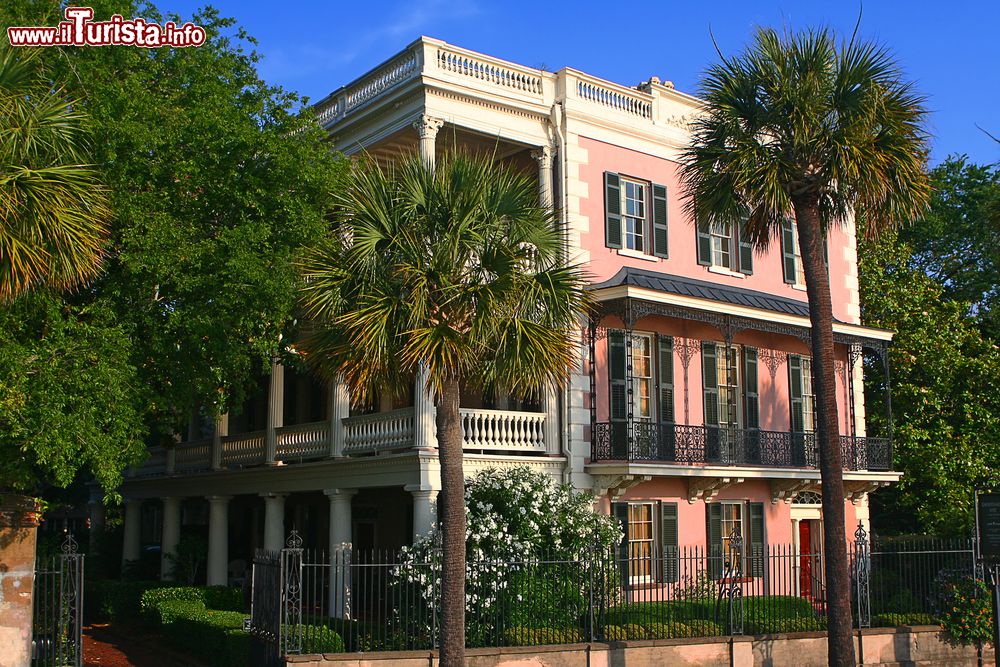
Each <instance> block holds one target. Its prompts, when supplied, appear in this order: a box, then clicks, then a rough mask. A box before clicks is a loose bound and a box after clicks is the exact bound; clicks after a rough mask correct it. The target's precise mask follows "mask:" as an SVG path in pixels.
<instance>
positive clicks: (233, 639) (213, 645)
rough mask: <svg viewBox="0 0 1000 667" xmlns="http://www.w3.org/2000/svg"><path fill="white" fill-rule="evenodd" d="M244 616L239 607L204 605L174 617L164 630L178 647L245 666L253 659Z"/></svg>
mask: <svg viewBox="0 0 1000 667" xmlns="http://www.w3.org/2000/svg"><path fill="white" fill-rule="evenodd" d="M164 604H167V605H168V606H169V605H172V604H174V605H175V604H177V603H176V602H165V603H164ZM189 604H190V603H189ZM243 617H244V615H243V614H242V613H241V612H238V611H218V610H214V609H201V610H197V611H193V612H192V613H190V614H186V615H184V616H179V617H177V618H175V619H174V620H173V622H172V623H170V624H168V625H165V626H164V630H165V631H166V633H167V635H168V636H169V637H170V638H171V640H172V641H173V642H174V644H175V645H176V646H177V647H178V648H180V649H182V650H184V651H186V652H187V653H190V654H191V655H193V656H195V657H197V658H200V659H203V660H205V661H206V662H207V663H208V664H211V665H218V666H219V667H242V666H243V665H247V664H249V662H250V635H249V634H247V633H246V632H243Z"/></svg>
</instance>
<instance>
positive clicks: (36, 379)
mask: <svg viewBox="0 0 1000 667" xmlns="http://www.w3.org/2000/svg"><path fill="white" fill-rule="evenodd" d="M115 320H116V318H115V315H114V313H112V312H111V311H110V310H109V309H108V308H107V307H104V306H102V305H101V304H92V305H89V306H84V307H79V306H72V305H69V304H67V303H65V302H64V301H63V300H62V299H61V298H60V297H59V296H57V295H54V294H51V293H49V292H47V291H39V292H38V293H36V294H28V295H24V296H21V297H20V298H18V299H17V300H15V301H14V302H13V303H12V304H10V305H9V306H7V307H4V308H0V490H9V491H16V492H24V493H30V494H37V493H40V492H42V491H44V490H45V489H46V488H48V487H50V486H55V487H66V486H68V485H69V484H70V483H71V482H72V481H73V480H74V478H75V477H76V476H77V474H78V473H79V472H80V471H85V472H87V473H89V474H91V475H93V477H94V478H95V479H96V480H97V481H98V482H99V483H100V484H101V486H102V487H103V488H104V489H105V490H107V491H109V492H114V490H115V489H117V488H118V486H119V485H120V484H121V482H122V472H123V471H124V469H125V468H126V467H127V466H128V465H129V464H132V463H136V462H138V461H139V460H141V458H142V455H143V453H144V451H145V448H144V446H143V437H144V435H145V426H144V424H143V420H142V415H141V413H140V410H139V407H140V406H139V405H138V404H137V392H136V384H137V383H138V378H137V373H136V369H135V367H134V366H133V365H132V364H131V361H130V355H131V352H132V345H133V343H132V341H131V340H130V338H129V335H128V332H127V330H126V329H124V328H123V327H121V326H119V325H118V324H117V323H116V321H115Z"/></svg>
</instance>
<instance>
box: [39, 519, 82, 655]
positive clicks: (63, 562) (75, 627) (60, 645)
mask: <svg viewBox="0 0 1000 667" xmlns="http://www.w3.org/2000/svg"><path fill="white" fill-rule="evenodd" d="M82 612H83V554H81V553H78V552H77V543H76V540H74V539H73V536H72V535H70V534H69V533H67V534H66V539H65V540H63V543H62V545H61V546H60V548H59V554H57V555H55V556H51V557H47V558H39V559H38V560H37V561H36V562H35V586H34V601H33V608H32V618H31V664H32V667H50V666H51V667H80V666H81V665H83V622H82V621H83V619H82Z"/></svg>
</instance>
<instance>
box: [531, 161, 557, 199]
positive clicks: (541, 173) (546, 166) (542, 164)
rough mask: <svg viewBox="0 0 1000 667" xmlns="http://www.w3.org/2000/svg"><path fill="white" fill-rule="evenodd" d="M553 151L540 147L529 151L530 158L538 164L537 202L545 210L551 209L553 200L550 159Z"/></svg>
mask: <svg viewBox="0 0 1000 667" xmlns="http://www.w3.org/2000/svg"><path fill="white" fill-rule="evenodd" d="M554 154H555V151H554V150H552V148H551V147H549V146H540V147H539V148H537V149H536V150H533V151H531V157H533V158H535V160H536V161H537V162H538V201H539V202H540V203H541V205H542V206H545V207H546V208H552V202H553V201H554V200H555V197H554V195H553V190H552V157H553V155H554Z"/></svg>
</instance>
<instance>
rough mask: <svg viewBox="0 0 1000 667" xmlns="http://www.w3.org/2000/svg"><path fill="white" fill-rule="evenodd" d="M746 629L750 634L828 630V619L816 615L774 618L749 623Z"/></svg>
mask: <svg viewBox="0 0 1000 667" xmlns="http://www.w3.org/2000/svg"><path fill="white" fill-rule="evenodd" d="M744 630H745V632H746V634H748V635H773V634H777V633H780V632H815V631H817V630H826V619H825V618H816V616H801V617H799V618H773V619H768V620H766V621H763V622H754V623H747V624H746V625H745V626H744Z"/></svg>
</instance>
